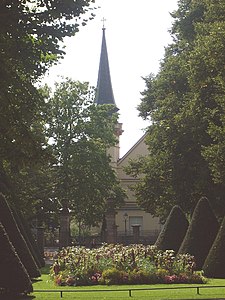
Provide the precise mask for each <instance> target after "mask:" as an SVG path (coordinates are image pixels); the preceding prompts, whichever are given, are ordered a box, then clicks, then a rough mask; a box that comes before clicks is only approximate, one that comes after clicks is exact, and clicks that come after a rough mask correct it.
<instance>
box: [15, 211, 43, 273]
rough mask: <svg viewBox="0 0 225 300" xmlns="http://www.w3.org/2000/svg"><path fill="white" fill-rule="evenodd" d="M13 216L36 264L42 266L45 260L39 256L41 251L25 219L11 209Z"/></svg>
mask: <svg viewBox="0 0 225 300" xmlns="http://www.w3.org/2000/svg"><path fill="white" fill-rule="evenodd" d="M12 213H13V216H14V218H15V220H16V223H17V226H18V227H19V230H20V232H21V234H22V236H23V237H24V239H25V241H26V243H27V246H28V248H29V250H30V252H31V254H32V256H33V258H34V260H35V262H36V264H37V266H38V267H39V268H41V267H44V266H45V261H44V258H43V257H42V256H41V253H40V251H39V249H38V246H37V243H36V241H35V239H34V237H33V235H32V232H31V230H30V228H29V226H28V225H27V223H26V221H25V219H24V218H23V216H22V215H21V214H20V213H18V212H16V211H15V210H14V209H13V210H12Z"/></svg>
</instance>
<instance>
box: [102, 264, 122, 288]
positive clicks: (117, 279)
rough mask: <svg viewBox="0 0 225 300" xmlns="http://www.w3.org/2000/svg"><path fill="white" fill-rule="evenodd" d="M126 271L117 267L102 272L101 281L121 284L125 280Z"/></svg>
mask: <svg viewBox="0 0 225 300" xmlns="http://www.w3.org/2000/svg"><path fill="white" fill-rule="evenodd" d="M123 277H124V272H123V271H120V270H117V269H116V268H112V269H108V270H105V271H103V272H102V279H101V282H102V283H104V284H107V285H111V284H121V283H122V282H123Z"/></svg>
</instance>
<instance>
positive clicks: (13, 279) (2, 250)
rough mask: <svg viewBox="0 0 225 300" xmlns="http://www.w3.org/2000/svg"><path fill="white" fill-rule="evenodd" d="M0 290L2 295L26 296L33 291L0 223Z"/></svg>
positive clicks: (26, 274) (27, 276)
mask: <svg viewBox="0 0 225 300" xmlns="http://www.w3.org/2000/svg"><path fill="white" fill-rule="evenodd" d="M0 270H1V271H0V290H3V291H2V293H3V294H24V293H25V294H26V293H30V292H32V291H33V288H32V283H31V281H30V278H29V275H28V273H27V271H26V269H25V268H24V266H23V264H22V263H21V260H20V259H19V256H18V255H17V253H16V251H15V248H14V247H13V245H12V243H11V242H10V240H9V238H8V235H7V233H6V231H5V229H4V227H3V225H2V223H1V222H0Z"/></svg>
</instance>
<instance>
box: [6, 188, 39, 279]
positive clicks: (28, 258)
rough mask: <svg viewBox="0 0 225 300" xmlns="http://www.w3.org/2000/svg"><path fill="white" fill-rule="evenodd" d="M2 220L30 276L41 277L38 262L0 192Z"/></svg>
mask: <svg viewBox="0 0 225 300" xmlns="http://www.w3.org/2000/svg"><path fill="white" fill-rule="evenodd" d="M0 222H1V223H2V225H3V226H4V228H5V230H6V232H7V234H8V237H9V240H10V241H11V243H12V244H13V246H14V248H15V250H16V252H17V253H18V256H19V258H20V260H21V262H22V264H23V265H24V267H25V268H26V270H27V272H28V274H29V276H30V278H36V277H39V276H40V275H41V274H40V272H39V270H38V267H37V264H36V262H35V260H34V258H33V256H32V254H31V253H30V250H29V248H28V246H27V244H26V241H25V239H24V238H23V236H22V234H21V232H20V230H19V228H18V226H17V224H16V221H15V219H14V217H13V214H12V212H11V209H10V207H9V205H8V203H7V201H6V199H5V198H4V197H3V195H2V194H0Z"/></svg>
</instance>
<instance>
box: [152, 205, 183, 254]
mask: <svg viewBox="0 0 225 300" xmlns="http://www.w3.org/2000/svg"><path fill="white" fill-rule="evenodd" d="M187 228H188V220H187V218H186V216H185V214H184V212H183V211H182V209H181V208H180V207H179V206H178V205H175V206H174V207H173V208H172V210H171V212H170V214H169V216H168V218H167V220H166V223H165V224H164V226H163V228H162V230H161V232H160V234H159V236H158V238H157V240H156V243H155V246H156V247H157V248H158V249H161V250H163V251H165V250H167V249H171V250H174V251H175V253H177V251H178V250H179V248H180V245H181V243H182V241H183V239H184V236H185V234H186V231H187Z"/></svg>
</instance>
